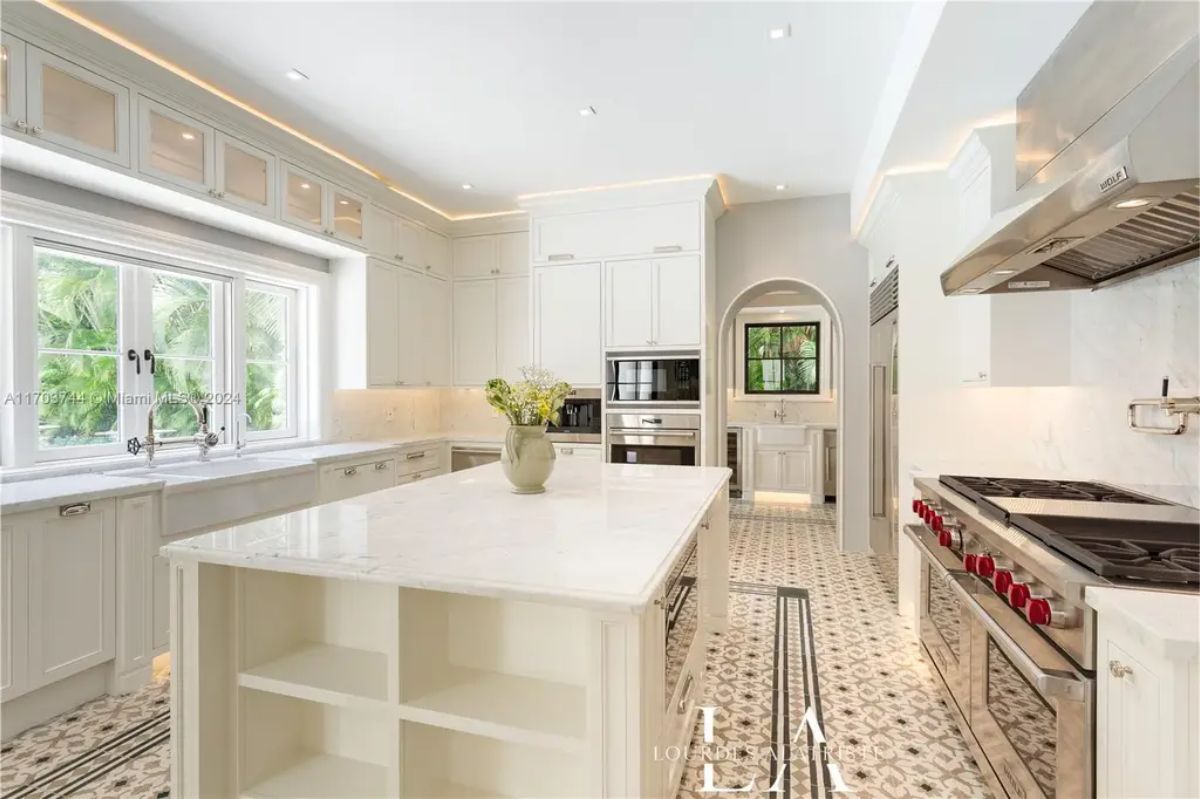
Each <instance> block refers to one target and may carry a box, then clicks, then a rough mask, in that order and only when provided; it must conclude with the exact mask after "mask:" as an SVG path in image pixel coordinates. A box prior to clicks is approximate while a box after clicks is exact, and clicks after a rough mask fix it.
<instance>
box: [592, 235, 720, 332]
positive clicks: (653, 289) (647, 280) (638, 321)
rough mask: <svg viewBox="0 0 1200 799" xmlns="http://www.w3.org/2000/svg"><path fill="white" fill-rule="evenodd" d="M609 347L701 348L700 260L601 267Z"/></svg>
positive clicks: (647, 261) (690, 257)
mask: <svg viewBox="0 0 1200 799" xmlns="http://www.w3.org/2000/svg"><path fill="white" fill-rule="evenodd" d="M604 271H605V276H606V286H605V295H606V297H607V298H608V304H607V313H608V317H607V324H606V327H605V346H606V347H608V348H609V349H627V348H638V349H644V348H646V347H662V348H681V347H685V348H690V347H699V346H700V310H701V308H700V277H701V274H700V258H699V256H695V255H688V256H683V257H677V258H664V259H645V260H634V261H610V262H608V263H606V264H605V265H604Z"/></svg>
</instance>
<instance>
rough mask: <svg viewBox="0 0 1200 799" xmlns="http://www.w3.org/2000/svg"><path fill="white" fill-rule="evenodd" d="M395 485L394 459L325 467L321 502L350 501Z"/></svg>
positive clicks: (322, 475)
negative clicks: (349, 499) (352, 498)
mask: <svg viewBox="0 0 1200 799" xmlns="http://www.w3.org/2000/svg"><path fill="white" fill-rule="evenodd" d="M395 484H396V461H395V460H394V459H393V458H376V459H374V460H369V461H361V462H356V463H339V464H334V465H332V466H325V467H323V468H322V469H321V502H322V503H324V502H335V501H337V500H339V499H348V498H349V497H356V496H358V495H359V494H366V493H369V492H371V491H379V490H381V489H384V488H391V487H392V486H394V485H395Z"/></svg>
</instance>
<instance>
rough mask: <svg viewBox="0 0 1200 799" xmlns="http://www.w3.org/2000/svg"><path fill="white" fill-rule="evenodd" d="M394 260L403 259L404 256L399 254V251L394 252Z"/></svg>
mask: <svg viewBox="0 0 1200 799" xmlns="http://www.w3.org/2000/svg"><path fill="white" fill-rule="evenodd" d="M396 260H397V261H403V260H404V256H403V255H401V254H400V253H396Z"/></svg>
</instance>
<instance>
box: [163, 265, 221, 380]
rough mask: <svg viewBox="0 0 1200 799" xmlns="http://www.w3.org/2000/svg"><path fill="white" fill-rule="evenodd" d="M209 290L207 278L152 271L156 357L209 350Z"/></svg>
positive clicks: (210, 288)
mask: <svg viewBox="0 0 1200 799" xmlns="http://www.w3.org/2000/svg"><path fill="white" fill-rule="evenodd" d="M212 292H213V286H212V284H211V283H210V282H209V281H207V280H197V279H194V278H189V277H182V276H180V275H173V274H170V273H167V272H157V273H155V275H154V289H153V296H152V300H151V303H152V312H153V315H154V355H155V357H159V358H162V357H168V356H171V355H191V356H201V357H203V356H207V355H208V354H209V353H210V352H211V346H212V344H211V339H212V333H211V325H210V319H211V318H212ZM206 391H207V389H206Z"/></svg>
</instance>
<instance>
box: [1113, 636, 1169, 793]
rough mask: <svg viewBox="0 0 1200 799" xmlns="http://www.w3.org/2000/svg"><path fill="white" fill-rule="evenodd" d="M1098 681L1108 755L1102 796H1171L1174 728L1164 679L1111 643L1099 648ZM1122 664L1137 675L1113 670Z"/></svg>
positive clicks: (1142, 662) (1123, 649)
mask: <svg viewBox="0 0 1200 799" xmlns="http://www.w3.org/2000/svg"><path fill="white" fill-rule="evenodd" d="M1099 650H1100V652H1099V653H1100V658H1099V660H1100V662H1099V663H1097V664H1096V679H1097V680H1098V681H1099V682H1100V689H1099V692H1098V693H1099V702H1100V707H1099V708H1098V710H1097V714H1096V715H1097V724H1098V725H1099V726H1100V727H1101V728H1102V729H1101V730H1100V731H1098V739H1097V740H1098V742H1099V744H1100V745H1101V746H1103V751H1104V752H1105V753H1107V757H1105V758H1104V762H1103V763H1101V764H1099V766H1100V768H1099V770H1100V774H1099V780H1098V782H1099V784H1098V786H1097V788H1098V794H1099V795H1100V796H1101V797H1125V796H1166V795H1168V794H1167V793H1165V792H1163V790H1162V788H1163V787H1164V786H1163V785H1161V781H1162V780H1163V777H1164V774H1163V769H1162V768H1161V764H1162V763H1163V762H1164V758H1163V741H1164V734H1166V731H1169V730H1170V729H1171V725H1170V722H1169V718H1168V716H1169V714H1167V713H1165V712H1164V710H1165V709H1164V708H1163V707H1162V702H1161V697H1160V689H1161V686H1162V685H1163V682H1162V675H1158V674H1155V673H1154V672H1153V671H1152V670H1151V669H1150V667H1149V665H1147V663H1145V662H1144V661H1140V660H1138V659H1137V658H1136V657H1134V655H1133V654H1131V653H1130V651H1129V650H1127V649H1125V648H1123V647H1122V646H1120V645H1118V644H1117V642H1116V641H1113V640H1112V639H1106V640H1104V641H1103V642H1102V643H1101V645H1100V647H1099ZM1112 661H1117V662H1118V663H1120V664H1121V665H1123V666H1126V667H1128V668H1130V669H1132V671H1130V672H1129V673H1128V674H1126V675H1125V676H1124V677H1115V676H1113V675H1112V674H1111V673H1110V672H1109V663H1110V662H1112Z"/></svg>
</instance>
